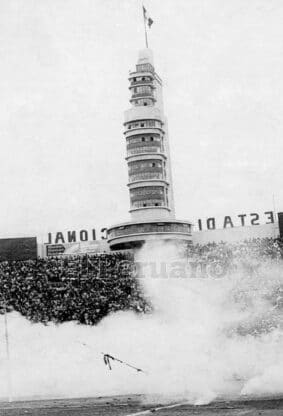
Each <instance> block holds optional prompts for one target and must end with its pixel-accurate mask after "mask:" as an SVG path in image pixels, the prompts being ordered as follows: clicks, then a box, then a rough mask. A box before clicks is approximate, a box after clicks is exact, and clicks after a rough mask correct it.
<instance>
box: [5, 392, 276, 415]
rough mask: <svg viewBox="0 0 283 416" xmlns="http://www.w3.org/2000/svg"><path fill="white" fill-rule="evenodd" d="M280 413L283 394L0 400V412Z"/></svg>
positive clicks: (98, 413)
mask: <svg viewBox="0 0 283 416" xmlns="http://www.w3.org/2000/svg"><path fill="white" fill-rule="evenodd" d="M153 414H156V415H160V416H171V415H172V416H185V415H187V416H190V415H194V416H218V415H219V416H242V415H247V416H259V415H260V416H283V397H281V398H278V397H277V398H266V399H258V398H253V399H246V400H235V401H216V402H213V403H210V404H208V405H202V406H192V405H189V404H181V405H179V404H175V403H172V404H167V405H164V404H157V403H156V402H155V403H154V404H153V403H150V400H148V403H147V404H145V402H144V400H143V396H112V397H103V398H102V397H98V398H84V399H64V400H36V401H25V402H12V403H8V402H2V403H1V402H0V415H1V416H21V415H24V416H112V415H113V416H129V415H153Z"/></svg>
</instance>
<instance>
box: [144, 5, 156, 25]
mask: <svg viewBox="0 0 283 416" xmlns="http://www.w3.org/2000/svg"><path fill="white" fill-rule="evenodd" d="M142 8H143V18H144V21H145V23H147V26H148V27H149V28H150V27H151V25H152V23H153V20H152V18H151V17H149V16H148V14H147V10H146V8H145V7H144V6H142Z"/></svg>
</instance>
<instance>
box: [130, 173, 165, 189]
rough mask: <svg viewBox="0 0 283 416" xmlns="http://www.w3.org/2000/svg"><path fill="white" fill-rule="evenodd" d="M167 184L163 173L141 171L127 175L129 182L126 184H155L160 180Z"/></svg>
mask: <svg viewBox="0 0 283 416" xmlns="http://www.w3.org/2000/svg"><path fill="white" fill-rule="evenodd" d="M161 181H162V182H163V184H166V185H167V186H169V182H168V181H167V180H166V178H165V175H164V174H163V173H158V174H154V173H153V172H149V173H142V174H132V175H129V183H128V185H127V186H129V187H130V186H145V185H149V184H151V185H156V184H160V182H161Z"/></svg>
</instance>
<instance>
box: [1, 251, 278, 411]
mask: <svg viewBox="0 0 283 416" xmlns="http://www.w3.org/2000/svg"><path fill="white" fill-rule="evenodd" d="M136 261H137V262H138V264H139V265H142V267H138V269H137V272H136V273H137V274H138V277H139V278H140V282H141V284H142V286H143V287H144V291H145V294H146V296H148V297H149V298H150V299H151V301H152V304H153V305H154V312H153V313H152V314H148V315H137V314H134V313H130V312H119V313H115V314H113V315H110V316H108V317H107V318H105V319H104V320H103V321H102V322H101V323H100V324H99V325H97V326H82V325H78V324H75V323H73V322H71V323H65V324H61V325H58V326H56V325H53V324H49V325H47V326H44V325H41V324H32V323H30V322H29V321H27V320H26V319H24V318H23V317H21V316H19V315H18V314H17V313H15V312H12V313H10V314H8V329H9V343H10V370H9V367H8V360H7V356H6V350H5V342H4V341H5V336H4V335H5V334H4V317H3V316H1V318H0V339H1V344H0V364H1V367H2V374H3V375H4V374H7V375H8V372H10V374H11V386H10V394H11V392H12V396H13V397H14V398H15V397H17V398H23V397H35V396H36V397H39V396H41V397H42V396H44V397H79V396H80V397H83V396H96V395H110V394H130V393H143V394H157V395H162V396H163V397H164V398H165V399H167V400H170V399H172V398H174V399H176V398H184V399H187V400H188V401H189V402H191V403H195V404H200V403H208V402H209V401H211V400H213V399H214V398H216V397H219V396H221V397H223V396H225V397H230V398H232V397H236V396H237V397H238V396H239V395H269V394H280V393H283V381H282V372H283V330H282V313H281V312H280V310H279V308H277V307H276V302H274V296H275V295H274V293H277V292H276V290H277V289H278V287H279V286H280V285H281V287H283V279H282V272H281V269H280V267H279V266H278V265H273V266H272V267H271V265H270V264H269V266H268V267H266V268H265V269H264V268H263V269H262V272H261V273H260V275H258V276H254V277H248V276H245V274H244V273H242V272H238V273H234V274H233V275H229V276H228V275H227V276H226V277H224V278H222V279H212V278H206V279H202V278H191V277H190V273H189V268H187V266H186V260H185V259H184V258H183V257H182V252H181V251H180V250H179V247H178V246H175V245H173V244H154V245H145V246H144V247H143V248H142V249H141V250H140V251H139V252H138V253H137V255H136ZM164 265H165V266H166V267H167V269H168V268H169V269H170V273H166V270H165V269H164ZM166 267H165V268H166ZM164 276H165V277H164ZM275 298H276V296H275ZM102 352H103V353H108V354H111V355H113V356H115V357H118V358H119V359H121V360H123V361H126V362H128V363H130V364H132V365H134V366H136V367H139V368H141V369H143V370H144V371H145V373H142V372H137V371H135V370H133V369H131V368H129V367H127V366H124V365H122V364H120V363H118V362H113V363H112V364H113V365H112V370H109V369H108V368H107V367H106V366H105V364H104V362H103V355H102V354H101V353H102ZM8 395H9V383H8V376H2V377H1V378H0V396H1V397H2V398H3V397H7V396H8Z"/></svg>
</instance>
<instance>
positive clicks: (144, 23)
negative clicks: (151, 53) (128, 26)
mask: <svg viewBox="0 0 283 416" xmlns="http://www.w3.org/2000/svg"><path fill="white" fill-rule="evenodd" d="M145 20H146V18H145V14H144V7H143V25H144V36H145V46H146V47H147V48H148V40H147V30H146V22H145Z"/></svg>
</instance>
